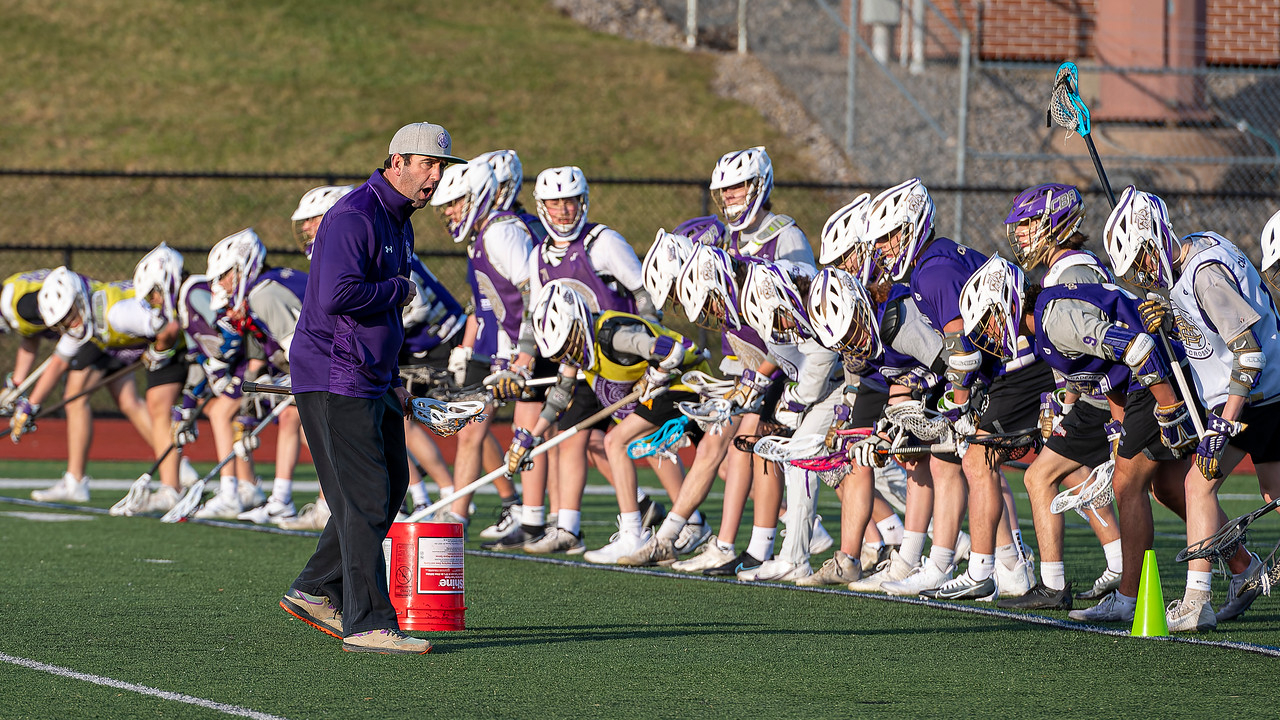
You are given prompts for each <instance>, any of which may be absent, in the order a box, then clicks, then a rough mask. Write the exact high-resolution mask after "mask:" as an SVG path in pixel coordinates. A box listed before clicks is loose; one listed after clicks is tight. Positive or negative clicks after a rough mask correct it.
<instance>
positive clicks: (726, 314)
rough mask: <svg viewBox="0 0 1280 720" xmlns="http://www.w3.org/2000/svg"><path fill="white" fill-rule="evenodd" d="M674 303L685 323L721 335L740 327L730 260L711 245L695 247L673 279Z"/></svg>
mask: <svg viewBox="0 0 1280 720" xmlns="http://www.w3.org/2000/svg"><path fill="white" fill-rule="evenodd" d="M676 299H677V300H679V301H680V306H681V307H683V308H684V313H685V315H687V316H688V317H689V321H690V322H692V323H693V324H694V325H697V326H698V327H700V328H705V329H707V330H712V331H715V332H721V331H724V330H737V329H738V328H740V327H742V320H741V318H739V317H738V283H737V279H736V278H735V277H734V269H733V257H732V256H731V255H730V254H729V253H728V251H726V250H723V249H721V248H718V247H713V246H711V245H696V246H694V248H693V254H692V255H690V256H689V260H688V261H687V262H685V264H684V267H682V268H680V275H679V277H677V278H676Z"/></svg>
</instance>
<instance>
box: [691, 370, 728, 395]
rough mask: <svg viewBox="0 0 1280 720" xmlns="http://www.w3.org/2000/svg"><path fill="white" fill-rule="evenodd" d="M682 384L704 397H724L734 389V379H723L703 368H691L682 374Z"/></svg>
mask: <svg viewBox="0 0 1280 720" xmlns="http://www.w3.org/2000/svg"><path fill="white" fill-rule="evenodd" d="M680 384H682V385H685V386H687V387H688V388H689V389H690V390H692V391H694V392H696V393H698V395H700V396H701V397H704V398H722V397H724V396H725V395H727V394H728V393H729V391H730V390H732V389H733V386H734V381H732V380H721V379H719V378H717V377H714V376H711V375H708V374H706V373H705V372H703V371H701V370H690V371H689V372H687V373H685V374H684V375H681V376H680Z"/></svg>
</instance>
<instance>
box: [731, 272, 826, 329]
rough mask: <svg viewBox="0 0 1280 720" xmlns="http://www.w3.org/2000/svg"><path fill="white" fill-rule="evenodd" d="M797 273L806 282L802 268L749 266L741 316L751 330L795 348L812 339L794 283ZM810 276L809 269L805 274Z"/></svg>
mask: <svg viewBox="0 0 1280 720" xmlns="http://www.w3.org/2000/svg"><path fill="white" fill-rule="evenodd" d="M792 271H796V272H797V273H799V274H800V275H801V276H803V277H804V279H805V280H806V281H808V280H811V279H812V275H809V276H804V275H803V273H804V269H803V268H802V267H801V266H794V265H790V264H786V265H783V264H781V263H768V262H762V263H751V265H749V266H748V267H747V277H746V279H745V280H744V281H743V282H742V316H743V318H744V319H745V320H746V321H747V324H749V325H750V326H751V327H752V329H753V330H755V331H756V332H758V333H760V336H761V337H763V338H765V339H766V340H771V341H773V342H775V343H778V344H779V345H798V344H799V343H801V342H804V341H805V340H806V339H808V338H811V337H813V327H812V325H810V322H809V313H808V311H807V310H806V309H805V306H804V300H803V299H802V298H803V295H802V293H801V292H800V289H799V287H798V286H797V285H796V280H795V278H794V277H793V276H792ZM808 271H809V272H810V273H812V269H811V268H810V269H809V270H808Z"/></svg>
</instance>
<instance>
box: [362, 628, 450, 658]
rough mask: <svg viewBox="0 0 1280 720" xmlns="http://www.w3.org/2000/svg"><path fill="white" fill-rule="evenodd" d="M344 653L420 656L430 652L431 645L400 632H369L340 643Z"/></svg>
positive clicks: (389, 630)
mask: <svg viewBox="0 0 1280 720" xmlns="http://www.w3.org/2000/svg"><path fill="white" fill-rule="evenodd" d="M342 649H343V651H344V652H367V653H382V654H383V655H421V654H423V653H428V652H431V643H430V642H427V641H426V640H423V639H422V638H416V637H413V636H411V635H406V634H405V633H404V631H402V630H391V629H388V630H370V631H368V632H362V633H356V634H354V635H352V636H350V637H348V638H346V639H345V640H343V641H342Z"/></svg>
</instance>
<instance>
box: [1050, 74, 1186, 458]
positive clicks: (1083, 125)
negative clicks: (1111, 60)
mask: <svg viewBox="0 0 1280 720" xmlns="http://www.w3.org/2000/svg"><path fill="white" fill-rule="evenodd" d="M1051 120H1052V122H1056V123H1057V124H1058V125H1060V126H1061V127H1064V128H1066V130H1067V132H1068V133H1071V132H1077V133H1079V134H1080V137H1082V138H1084V143H1085V145H1086V146H1087V147H1088V148H1089V157H1091V158H1093V169H1094V170H1096V171H1097V172H1098V180H1099V181H1100V182H1101V183H1102V189H1103V190H1105V191H1106V193H1107V202H1108V203H1110V204H1111V208H1112V209H1113V210H1114V209H1115V207H1116V196H1115V193H1113V192H1112V191H1111V181H1109V180H1107V171H1106V170H1104V169H1102V160H1101V159H1100V158H1099V157H1098V148H1096V147H1095V146H1094V144H1093V137H1092V136H1090V135H1089V133H1090V132H1091V131H1092V130H1093V128H1092V126H1091V125H1090V123H1089V108H1088V107H1087V106H1086V105H1085V104H1084V100H1083V99H1081V98H1080V70H1079V69H1078V68H1077V67H1076V64H1075V63H1073V62H1064V63H1062V64H1061V65H1059V66H1058V75H1057V78H1056V79H1055V80H1054V82H1053V94H1052V95H1051V96H1050V98H1049V108H1048V109H1047V110H1046V111H1045V116H1044V124H1045V127H1052V123H1051V122H1050V121H1051ZM1157 334H1158V335H1159V336H1160V344H1161V345H1162V346H1163V347H1164V352H1165V355H1166V356H1167V357H1168V358H1169V364H1170V365H1172V366H1173V376H1174V378H1176V379H1177V381H1178V390H1179V391H1180V392H1181V393H1182V400H1183V402H1185V403H1186V406H1187V413H1188V414H1189V415H1191V424H1192V425H1194V426H1195V429H1196V436H1197V437H1198V438H1200V439H1202V440H1203V439H1204V421H1203V420H1201V419H1200V414H1199V413H1197V412H1196V411H1195V408H1194V404H1193V403H1192V402H1191V398H1193V397H1195V394H1194V393H1192V392H1191V385H1190V383H1188V382H1187V376H1186V374H1185V373H1184V372H1183V370H1182V364H1181V363H1179V362H1178V361H1177V358H1176V356H1175V355H1174V354H1173V345H1172V344H1171V343H1170V342H1169V336H1168V335H1166V334H1165V331H1164V328H1160V329H1159V331H1158V332H1157Z"/></svg>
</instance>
